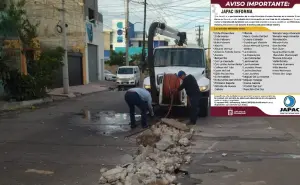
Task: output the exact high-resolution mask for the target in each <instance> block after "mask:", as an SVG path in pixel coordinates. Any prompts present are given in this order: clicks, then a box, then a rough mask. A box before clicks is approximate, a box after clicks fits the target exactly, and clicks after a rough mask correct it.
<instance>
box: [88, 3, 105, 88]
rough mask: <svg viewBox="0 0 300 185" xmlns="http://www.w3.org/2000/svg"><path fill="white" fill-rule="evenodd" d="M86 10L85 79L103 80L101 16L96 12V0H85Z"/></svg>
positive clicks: (92, 80) (89, 80) (90, 80)
mask: <svg viewBox="0 0 300 185" xmlns="http://www.w3.org/2000/svg"><path fill="white" fill-rule="evenodd" d="M85 12H86V14H85V15H86V47H85V50H86V52H85V53H86V56H85V57H86V61H87V62H86V66H85V70H86V71H85V72H86V74H87V75H86V80H87V83H90V82H96V81H98V80H104V34H103V17H102V14H100V13H99V12H98V0H86V1H85Z"/></svg>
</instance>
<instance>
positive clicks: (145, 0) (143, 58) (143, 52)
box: [142, 0, 147, 64]
mask: <svg viewBox="0 0 300 185" xmlns="http://www.w3.org/2000/svg"><path fill="white" fill-rule="evenodd" d="M146 8H147V0H144V28H143V49H142V63H143V64H144V63H145V58H146V57H145V42H146V41H145V40H146V12H147V9H146Z"/></svg>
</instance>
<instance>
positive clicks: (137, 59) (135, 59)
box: [130, 53, 142, 65]
mask: <svg viewBox="0 0 300 185" xmlns="http://www.w3.org/2000/svg"><path fill="white" fill-rule="evenodd" d="M141 60H142V53H139V54H134V55H132V56H131V61H130V62H134V63H135V65H139V64H140V62H141Z"/></svg>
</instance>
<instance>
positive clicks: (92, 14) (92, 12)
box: [89, 8, 95, 23]
mask: <svg viewBox="0 0 300 185" xmlns="http://www.w3.org/2000/svg"><path fill="white" fill-rule="evenodd" d="M89 21H90V22H92V23H94V22H95V12H94V10H92V9H90V8H89Z"/></svg>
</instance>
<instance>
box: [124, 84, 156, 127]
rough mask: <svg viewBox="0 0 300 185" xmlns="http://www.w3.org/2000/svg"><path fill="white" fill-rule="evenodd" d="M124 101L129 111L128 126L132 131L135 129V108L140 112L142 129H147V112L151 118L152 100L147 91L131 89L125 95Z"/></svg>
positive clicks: (152, 114) (152, 113)
mask: <svg viewBox="0 0 300 185" xmlns="http://www.w3.org/2000/svg"><path fill="white" fill-rule="evenodd" d="M125 101H126V103H127V104H128V106H129V109H130V125H131V128H132V129H134V128H136V127H137V125H136V123H135V106H137V107H138V108H139V109H140V110H141V117H142V127H143V128H148V124H147V112H148V111H149V113H150V115H151V116H152V117H153V116H154V112H153V107H152V98H151V94H150V93H149V91H147V90H146V89H144V88H131V89H129V90H128V91H127V92H126V93H125Z"/></svg>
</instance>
